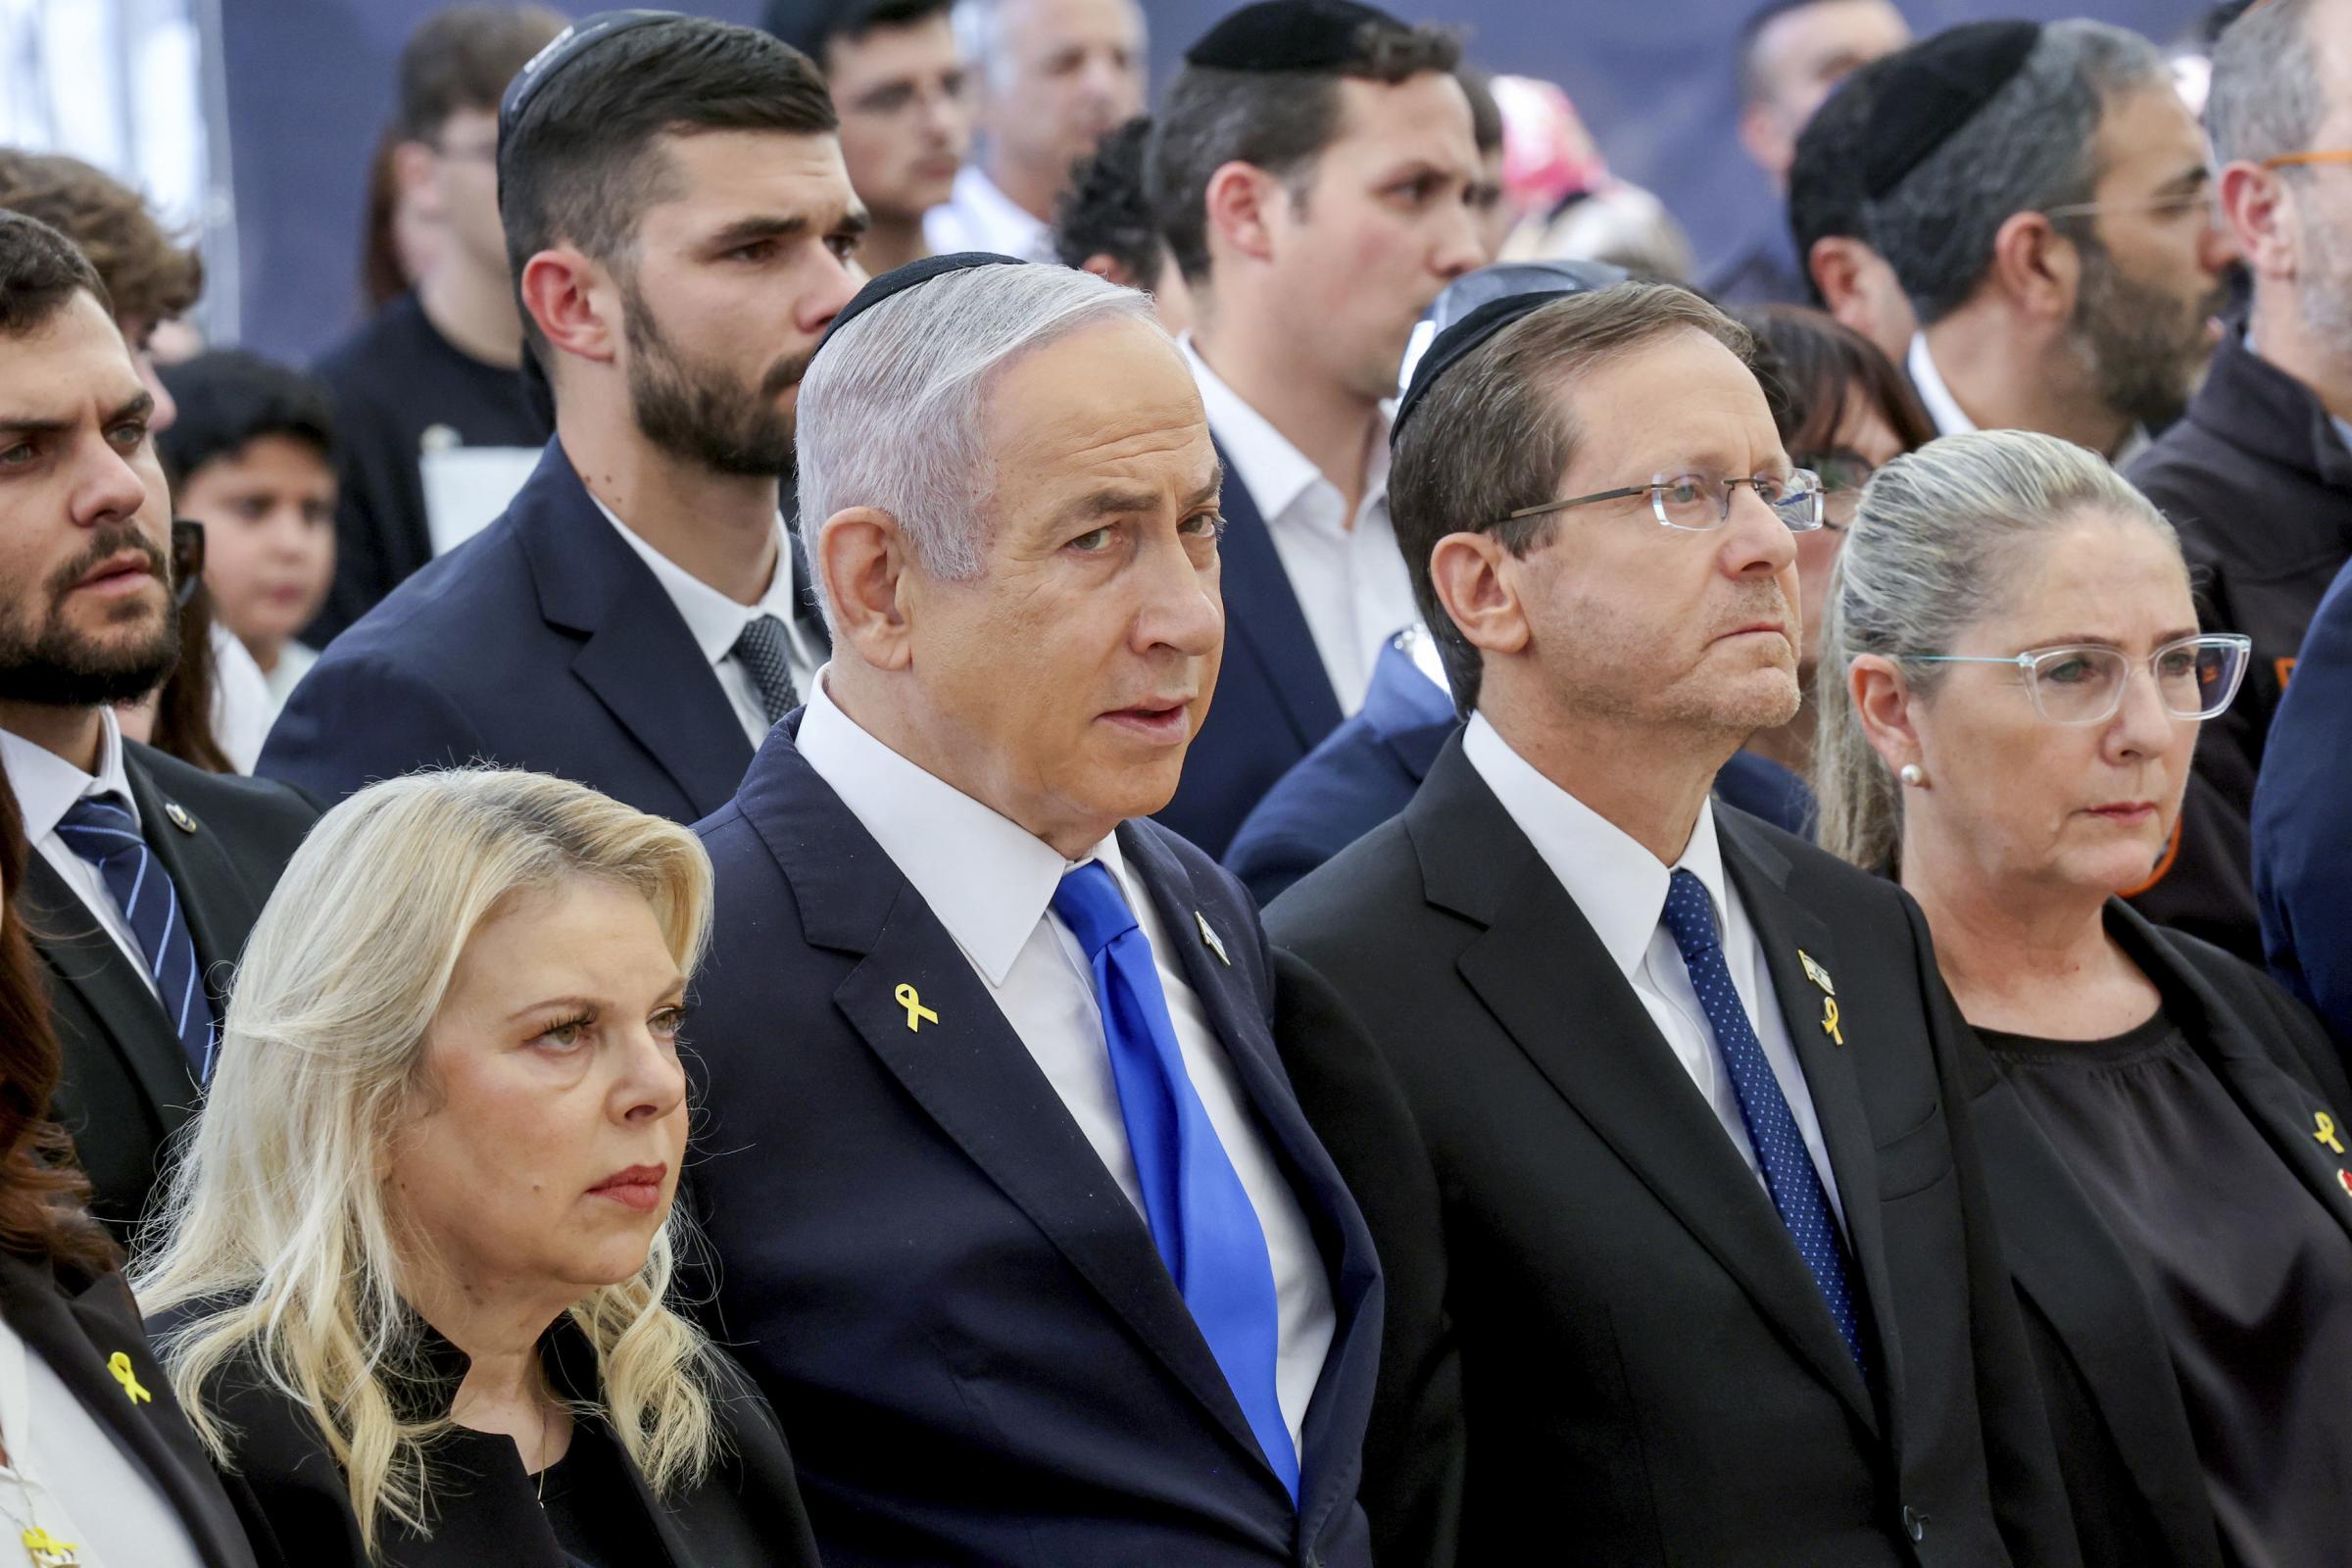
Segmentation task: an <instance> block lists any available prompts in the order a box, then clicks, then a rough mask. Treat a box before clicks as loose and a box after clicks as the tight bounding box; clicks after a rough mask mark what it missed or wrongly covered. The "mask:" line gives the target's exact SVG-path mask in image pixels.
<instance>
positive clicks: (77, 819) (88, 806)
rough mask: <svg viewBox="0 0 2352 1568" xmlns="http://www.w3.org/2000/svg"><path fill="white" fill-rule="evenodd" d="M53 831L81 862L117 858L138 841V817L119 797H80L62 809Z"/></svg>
mask: <svg viewBox="0 0 2352 1568" xmlns="http://www.w3.org/2000/svg"><path fill="white" fill-rule="evenodd" d="M57 830H58V832H59V834H60V835H62V836H63V837H64V838H65V840H66V842H67V843H68V844H69V845H71V846H72V847H73V853H74V854H76V855H78V856H80V857H81V858H83V859H85V860H96V859H103V858H106V857H107V856H109V855H119V854H121V853H123V851H124V850H127V849H130V848H131V847H132V846H134V845H136V844H137V843H138V842H139V823H138V818H136V817H134V816H132V815H131V814H130V808H129V807H127V806H125V805H124V804H123V798H122V797H121V796H119V795H84V796H83V797H81V798H80V799H79V800H77V801H75V802H74V803H73V805H72V806H70V807H68V808H67V809H66V814H65V816H64V817H63V818H61V819H60V820H59V822H58V824H57ZM110 841H111V842H110Z"/></svg>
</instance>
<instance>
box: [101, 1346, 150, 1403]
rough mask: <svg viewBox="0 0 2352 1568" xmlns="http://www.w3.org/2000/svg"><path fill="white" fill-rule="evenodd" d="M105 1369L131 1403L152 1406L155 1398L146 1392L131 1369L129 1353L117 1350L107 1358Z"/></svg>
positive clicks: (136, 1374)
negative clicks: (121, 1387)
mask: <svg viewBox="0 0 2352 1568" xmlns="http://www.w3.org/2000/svg"><path fill="white" fill-rule="evenodd" d="M106 1369H107V1370H108V1371H109V1372H112V1373H113V1374H114V1375H115V1381H116V1382H117V1383H120V1384H122V1385H123V1393H124V1394H127V1395H129V1396H130V1402H131V1403H133V1404H153V1403H154V1402H155V1396H154V1395H152V1394H149V1393H148V1392H147V1389H146V1386H145V1385H144V1384H142V1383H140V1382H139V1375H138V1373H137V1372H136V1371H134V1370H133V1369H132V1367H131V1364H130V1355H129V1352H127V1351H124V1350H117V1351H116V1352H115V1353H114V1354H112V1355H110V1356H108V1357H107V1358H106Z"/></svg>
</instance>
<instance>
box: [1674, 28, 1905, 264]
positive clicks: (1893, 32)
mask: <svg viewBox="0 0 2352 1568" xmlns="http://www.w3.org/2000/svg"><path fill="white" fill-rule="evenodd" d="M1910 41H1911V27H1910V25H1909V24H1907V23H1905V22H1904V21H1903V14H1902V13H1901V12H1900V11H1897V10H1896V9H1895V8H1894V6H1893V5H1892V4H1891V3H1890V0H1764V3H1763V4H1762V5H1759V6H1758V7H1756V9H1755V10H1754V11H1752V12H1750V13H1748V17H1747V20H1746V21H1745V22H1744V23H1742V24H1740V37H1739V42H1738V45H1737V62H1736V63H1737V68H1738V71H1739V77H1740V146H1741V147H1743V148H1745V149H1746V151H1747V156H1748V157H1749V158H1750V159H1751V160H1753V161H1754V163H1755V166H1756V167H1757V168H1758V169H1760V170H1762V171H1763V172H1764V177H1765V178H1766V179H1768V180H1770V181H1771V182H1772V188H1773V192H1774V194H1775V195H1786V194H1787V193H1788V191H1789V169H1790V165H1792V164H1793V163H1794V162H1795V159H1796V139H1797V135H1798V133H1799V132H1800V131H1802V130H1803V128H1804V127H1805V126H1806V125H1807V124H1809V123H1811V122H1812V119H1813V116H1814V115H1815V113H1816V112H1818V111H1819V110H1820V108H1821V106H1822V104H1823V103H1825V102H1826V101H1828V99H1829V96H1830V94H1831V93H1833V92H1835V91H1836V90H1837V88H1838V83H1839V82H1841V81H1843V80H1845V78H1846V77H1847V76H1848V75H1850V74H1851V73H1853V72H1854V71H1856V70H1858V69H1859V68H1861V67H1863V66H1866V65H1868V64H1869V63H1870V62H1872V61H1874V60H1881V59H1884V58H1886V57H1887V55H1890V54H1892V53H1894V52H1895V51H1896V50H1897V49H1900V48H1901V47H1903V45H1905V44H1907V43H1909V42H1910ZM1805 270H1806V269H1805V258H1804V257H1803V256H1802V255H1796V254H1791V251H1790V248H1789V232H1788V229H1787V228H1786V227H1785V226H1784V225H1782V224H1781V223H1779V222H1778V221H1775V222H1772V223H1770V224H1768V225H1767V226H1766V227H1765V228H1764V229H1763V230H1762V231H1761V232H1759V233H1757V234H1754V235H1752V236H1750V237H1749V239H1748V241H1747V242H1746V243H1745V244H1744V245H1742V246H1740V248H1739V250H1737V251H1736V252H1734V253H1733V255H1732V257H1731V259H1730V260H1729V261H1727V262H1725V263H1723V264H1722V265H1721V266H1719V267H1717V268H1716V269H1715V270H1714V271H1713V272H1712V273H1710V274H1709V275H1708V277H1707V279H1706V285H1705V287H1706V292H1707V294H1708V295H1709V296H1710V297H1712V298H1715V299H1720V300H1722V301H1723V302H1724V303H1726V304H1728V305H1804V304H1808V303H1811V302H1810V301H1809V300H1808V299H1807V298H1806V290H1805Z"/></svg>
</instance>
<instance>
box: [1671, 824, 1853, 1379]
mask: <svg viewBox="0 0 2352 1568" xmlns="http://www.w3.org/2000/svg"><path fill="white" fill-rule="evenodd" d="M1664 919H1665V923H1666V929H1667V930H1669V931H1671V932H1673V933H1674V945H1675V946H1676V947H1678V948H1680V949H1682V952H1683V962H1684V963H1685V964H1686V965H1688V966H1689V968H1690V970H1691V988H1692V989H1693V990H1695V991H1696V992H1697V993H1698V1005H1700V1006H1701V1007H1703V1008H1705V1009H1706V1013H1707V1024H1708V1026H1709V1027H1710V1028H1712V1029H1713V1030H1714V1032H1715V1046H1716V1049H1717V1050H1719V1051H1721V1052H1722V1053H1723V1060H1724V1064H1725V1065H1726V1066H1728V1067H1730V1068H1731V1070H1732V1089H1733V1092H1734V1093H1735V1094H1737V1095H1738V1096H1739V1097H1740V1120H1741V1121H1742V1122H1744V1123H1746V1124H1747V1141H1748V1143H1749V1144H1750V1145H1752V1146H1753V1147H1754V1149H1755V1151H1756V1163H1757V1164H1758V1165H1760V1166H1762V1167H1763V1170H1764V1186H1765V1189H1766V1190H1767V1191H1768V1192H1770V1193H1771V1194H1772V1206H1773V1207H1775V1208H1777V1209H1779V1210H1780V1211H1781V1223H1782V1224H1784V1225H1786V1226H1788V1227H1789V1235H1790V1236H1791V1237H1793V1238H1794V1239H1795V1241H1796V1250H1797V1255H1798V1256H1800V1257H1802V1258H1803V1259H1804V1260H1805V1267H1806V1268H1808V1269H1810V1270H1812V1272H1813V1283H1814V1284H1815V1285H1817V1286H1819V1287H1820V1288H1821V1299H1823V1300H1824V1301H1826V1302H1828V1303H1829V1308H1830V1316H1831V1317H1832V1318H1834V1319H1835V1320H1836V1321H1837V1324H1838V1336H1839V1337H1840V1338H1842V1339H1843V1340H1844V1341H1845V1348H1847V1349H1848V1350H1850V1351H1852V1352H1853V1357H1854V1364H1855V1365H1856V1366H1858V1367H1860V1368H1862V1370H1863V1375H1864V1376H1866V1377H1867V1376H1868V1375H1869V1372H1870V1363H1869V1362H1868V1361H1867V1360H1866V1359H1865V1358H1864V1357H1863V1354H1862V1325H1861V1323H1860V1321H1859V1320H1858V1319H1856V1317H1855V1316H1854V1297H1853V1292H1852V1291H1851V1290H1850V1289H1848V1288H1847V1286H1846V1282H1845V1249H1844V1245H1843V1243H1842V1242H1841V1241H1840V1240H1839V1238H1838V1223H1837V1220H1836V1218H1835V1217H1834V1216H1833V1215H1832V1214H1831V1212H1830V1195H1829V1194H1828V1192H1826V1191H1825V1190H1824V1189H1823V1188H1822V1185H1821V1172H1820V1170H1819V1169H1817V1168H1816V1167H1815V1166H1814V1164H1813V1155H1812V1152H1811V1151H1809V1150H1807V1149H1806V1148H1805V1139H1804V1135H1803V1134H1802V1133H1800V1132H1798V1131H1797V1129H1796V1117H1795V1115H1794V1114H1792V1113H1791V1112H1790V1111H1789V1100H1788V1097H1787V1096H1785V1095H1783V1094H1782V1093H1781V1081H1780V1079H1779V1078H1777V1077H1775V1076H1774V1075H1773V1071H1772V1063H1771V1062H1770V1061H1768V1060H1766V1059H1765V1056H1764V1047H1763V1044H1762V1043H1761V1042H1760V1041H1758V1040H1757V1039H1756V1031H1755V1029H1754V1028H1753V1027H1752V1026H1751V1025H1750V1024H1749V1023H1748V1019H1747V1009H1746V1008H1744V1007H1742V1006H1741V1005H1740V992H1739V990H1738V988H1736V987H1735V986H1734V985H1733V984H1732V970H1731V965H1729V964H1728V963H1726V962H1724V958H1723V943H1722V941H1721V940H1720V939H1719V938H1718V937H1717V936H1716V934H1715V906H1714V903H1713V901H1712V900H1710V899H1709V898H1708V897H1707V888H1706V884H1705V883H1703V882H1701V881H1699V879H1698V878H1697V877H1695V876H1693V875H1691V873H1690V872H1689V871H1677V872H1675V873H1674V877H1673V879H1672V881H1671V882H1670V883H1669V884H1668V886H1667V890H1666V913H1665V916H1664Z"/></svg>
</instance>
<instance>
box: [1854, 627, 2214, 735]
mask: <svg viewBox="0 0 2352 1568" xmlns="http://www.w3.org/2000/svg"><path fill="white" fill-rule="evenodd" d="M2253 652H2254V639H2253V638H2251V637H2248V636H2245V635H2243V634H2241V633H2238V632H2204V633H2199V634H2198V635H2196V636H2192V637H2178V638H2175V639H2174V640H2173V641H2171V642H2169V643H2166V644H2164V645H2163V646H2162V647H2160V648H2157V649H2155V650H2154V651H2153V652H2151V653H2150V654H2149V655H2148V657H2147V658H2146V659H2145V660H2142V661H2134V660H2132V658H2131V656H2130V655H2129V654H2126V653H2125V652H2124V651H2123V650H2122V649H2120V648H2113V647H2109V646H2106V645H2104V644H2099V643H2070V644H2066V645H2063V646H2060V647H2055V648H2029V649H2027V650H2026V651H2025V652H2023V653H2021V654H2017V655H2014V656H2012V657H2010V658H2007V659H1995V658H1992V657H1990V656H1987V655H1967V654H1904V655H1902V656H1900V658H1901V662H1905V663H1915V664H2006V665H2008V666H2010V667H2011V668H2014V669H2016V670H2018V671H2019V672H2020V674H2021V675H2022V676H2023V677H2024V680H2025V687H2026V696H2027V697H2028V698H2029V699H2030V700H2031V701H2032V702H2033V704H2034V711H2035V712H2037V713H2039V714H2040V715H2041V717H2042V718H2043V720H2044V721H2046V722H2048V723H2052V724H2065V725H2076V724H2104V723H2105V722H2107V720H2109V719H2111V718H2113V717H2114V716H2115V715H2116V713H2117V711H2119V710H2121V709H2122V708H2123V706H2124V693H2125V691H2126V690H2127V688H2128V687H2129V686H2130V684H2131V672H2132V670H2133V669H2134V668H2135V667H2138V668H2144V669H2146V670H2147V672H2148V678H2149V680H2151V681H2153V682H2154V683H2155V686H2156V697H2157V701H2159V702H2160V703H2162V704H2163V705H2164V711H2166V712H2167V713H2168V714H2170V715H2171V716H2173V717H2174V718H2178V719H2187V720H2192V721H2197V722H2202V721H2203V720H2205V719H2209V718H2217V717H2219V716H2220V715H2221V714H2222V713H2224V712H2226V711H2228V710H2229V704H2230V703H2231V702H2232V701H2233V700H2234V699H2235V698H2236V696H2237V689H2238V687H2239V685H2240V684H2241V683H2243V682H2244V680H2245V678H2246V667H2247V665H2248V664H2249V663H2251V662H2253ZM2070 671H2072V673H2070ZM2191 693H2193V694H2194V701H2193V702H2191V701H2190V700H2189V697H2190V694H2191Z"/></svg>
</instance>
